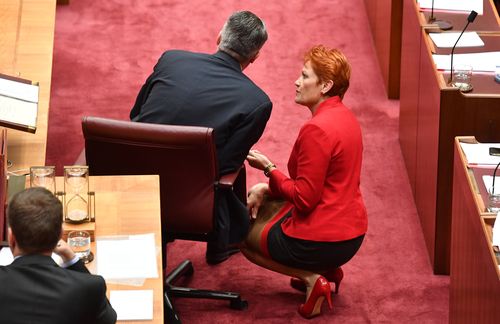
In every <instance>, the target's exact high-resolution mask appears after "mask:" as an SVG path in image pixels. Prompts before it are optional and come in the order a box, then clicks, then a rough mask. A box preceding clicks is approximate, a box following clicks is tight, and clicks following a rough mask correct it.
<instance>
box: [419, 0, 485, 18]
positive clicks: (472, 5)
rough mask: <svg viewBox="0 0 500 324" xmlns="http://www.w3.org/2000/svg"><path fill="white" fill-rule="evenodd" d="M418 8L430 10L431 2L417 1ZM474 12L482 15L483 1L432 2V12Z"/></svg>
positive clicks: (435, 0) (426, 0)
mask: <svg viewBox="0 0 500 324" xmlns="http://www.w3.org/2000/svg"><path fill="white" fill-rule="evenodd" d="M418 3H419V4H420V8H425V9H431V8H432V0H418ZM436 9H438V10H458V11H468V12H470V11H471V10H474V11H475V12H477V13H478V14H479V15H482V14H483V0H434V10H436Z"/></svg>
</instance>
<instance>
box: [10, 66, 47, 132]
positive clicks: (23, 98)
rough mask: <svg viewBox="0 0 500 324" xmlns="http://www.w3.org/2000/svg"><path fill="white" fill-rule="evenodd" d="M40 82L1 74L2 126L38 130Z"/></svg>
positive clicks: (28, 130)
mask: <svg viewBox="0 0 500 324" xmlns="http://www.w3.org/2000/svg"><path fill="white" fill-rule="evenodd" d="M38 90H39V88H38V83H33V82H32V81H29V80H26V79H21V78H16V77H12V76H9V75H5V74H0V126H4V127H7V128H13V129H17V130H21V131H25V132H29V133H35V132H36V120H37V115H38Z"/></svg>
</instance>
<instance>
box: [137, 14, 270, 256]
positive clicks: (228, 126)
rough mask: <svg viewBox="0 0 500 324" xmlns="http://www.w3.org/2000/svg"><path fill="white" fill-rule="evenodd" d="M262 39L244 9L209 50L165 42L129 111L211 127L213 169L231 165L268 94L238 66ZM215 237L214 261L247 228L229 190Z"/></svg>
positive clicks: (250, 136)
mask: <svg viewBox="0 0 500 324" xmlns="http://www.w3.org/2000/svg"><path fill="white" fill-rule="evenodd" d="M266 40H267V31H266V28H265V25H264V23H263V22H262V20H261V19H260V18H259V17H257V16H256V15H255V14H253V13H251V12H249V11H240V12H236V13H233V14H232V15H231V16H230V17H229V19H228V20H227V21H226V23H225V24H224V27H223V28H222V30H221V32H220V33H219V36H218V38H217V45H218V51H217V52H216V53H215V54H203V53H193V52H188V51H180V50H169V51H166V52H165V53H163V55H162V56H161V57H160V59H159V60H158V63H157V64H156V66H155V67H154V71H153V73H152V74H151V75H150V76H149V77H148V79H147V80H146V83H145V84H144V85H143V86H142V88H141V90H140V92H139V94H138V96H137V99H136V102H135V105H134V107H133V108H132V110H131V112H130V119H131V120H133V121H137V122H145V123H156V124H170V125H188V126H204V127H211V128H213V129H214V133H215V142H216V147H217V160H218V166H219V174H220V175H225V174H228V173H231V172H234V171H236V170H238V168H239V167H240V166H241V165H242V164H243V162H244V161H245V158H246V156H247V154H248V151H249V150H250V148H251V147H252V146H253V145H254V144H255V143H256V142H257V140H258V139H259V138H260V136H261V135H262V132H263V131H264V128H265V126H266V123H267V121H268V119H269V117H270V115H271V109H272V103H271V101H270V99H269V97H268V96H267V95H266V94H265V93H264V91H262V90H261V89H260V88H259V87H258V86H257V85H255V83H253V82H252V80H250V79H249V78H248V77H247V76H246V75H245V74H243V70H244V69H245V68H246V67H248V66H249V65H250V64H251V63H253V62H254V61H255V60H256V59H257V57H258V56H259V52H260V49H261V47H262V46H263V45H264V43H265V42H266ZM216 203H217V205H216V237H217V239H216V241H215V242H209V244H208V246H207V262H208V263H210V264H215V263H219V262H222V261H224V260H226V259H227V258H228V256H229V255H230V254H231V253H232V252H235V251H236V250H234V249H232V250H231V249H228V246H229V244H230V243H237V242H240V241H242V240H243V239H244V238H245V237H246V235H247V232H248V229H249V217H248V212H247V210H246V208H245V206H244V204H243V203H242V202H241V201H239V200H238V199H237V198H236V196H235V195H234V193H232V192H224V193H219V196H218V197H217V202H216Z"/></svg>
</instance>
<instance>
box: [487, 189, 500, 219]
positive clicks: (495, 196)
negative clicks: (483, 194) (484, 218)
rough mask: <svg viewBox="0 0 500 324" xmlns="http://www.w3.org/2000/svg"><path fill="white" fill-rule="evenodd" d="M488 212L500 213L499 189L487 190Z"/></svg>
mask: <svg viewBox="0 0 500 324" xmlns="http://www.w3.org/2000/svg"><path fill="white" fill-rule="evenodd" d="M488 210H489V211H490V212H493V213H498V212H500V188H495V190H494V191H493V189H492V188H491V187H490V188H488Z"/></svg>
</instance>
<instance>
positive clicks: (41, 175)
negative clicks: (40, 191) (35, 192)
mask: <svg viewBox="0 0 500 324" xmlns="http://www.w3.org/2000/svg"><path fill="white" fill-rule="evenodd" d="M55 180H56V168H55V167H54V166H33V167H31V168H30V187H43V188H45V189H47V190H49V191H50V192H52V193H54V194H55V192H56V181H55Z"/></svg>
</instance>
